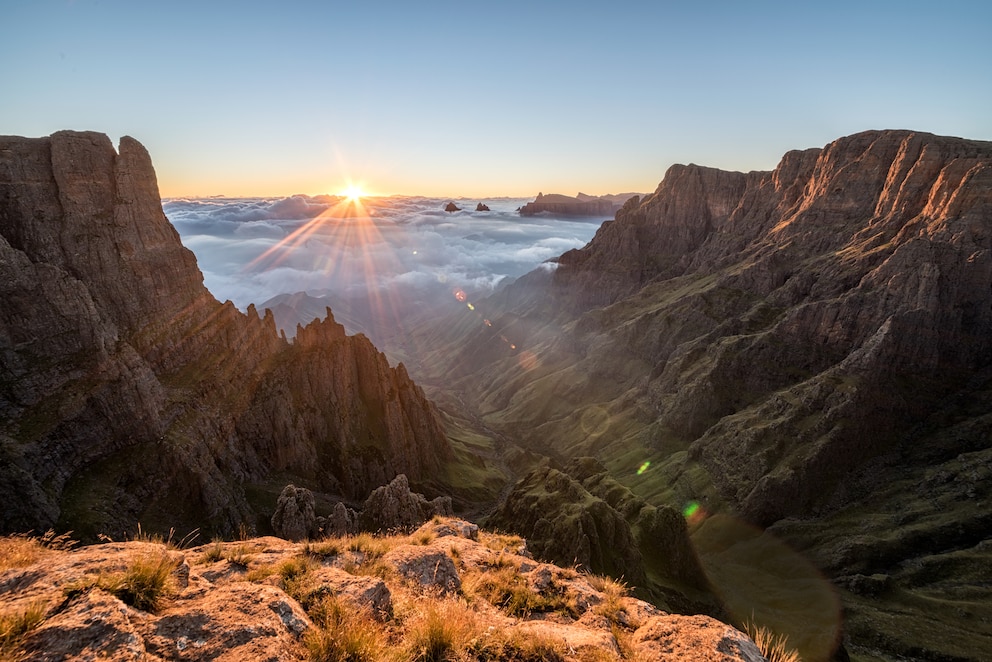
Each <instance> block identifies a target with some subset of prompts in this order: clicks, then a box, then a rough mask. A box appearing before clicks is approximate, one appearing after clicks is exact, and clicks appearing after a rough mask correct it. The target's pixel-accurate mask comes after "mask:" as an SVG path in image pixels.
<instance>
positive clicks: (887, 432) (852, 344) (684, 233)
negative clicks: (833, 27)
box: [553, 131, 992, 524]
mask: <svg viewBox="0 0 992 662" xmlns="http://www.w3.org/2000/svg"><path fill="white" fill-rule="evenodd" d="M990 191H992V144H989V143H979V142H974V141H966V140H959V139H953V138H939V137H936V136H931V135H926V134H915V133H910V132H897V131H890V132H867V133H863V134H858V135H855V136H851V137H849V138H844V139H841V140H838V141H836V142H835V143H832V144H830V145H828V146H827V147H826V148H824V149H823V150H807V151H805V152H791V153H789V154H787V155H786V156H785V157H784V158H783V160H782V162H781V164H780V165H779V167H778V168H777V169H776V170H775V171H773V172H770V173H749V174H747V175H743V174H739V173H723V172H719V171H715V170H709V169H704V168H698V167H693V166H689V167H674V168H672V169H671V170H670V171H669V173H668V175H666V178H665V180H664V181H663V182H662V184H661V185H660V186H659V188H658V190H657V191H656V192H655V194H654V195H652V196H649V197H648V198H647V199H645V200H644V201H641V202H639V203H638V202H634V201H632V202H631V203H628V205H626V206H625V208H624V209H623V210H621V212H619V213H618V214H617V219H616V221H614V222H612V223H609V224H605V225H604V227H603V228H602V229H601V230H600V232H599V233H598V234H597V236H596V237H595V238H594V240H593V241H592V242H590V244H589V245H588V246H587V247H586V248H584V249H582V250H580V251H572V252H570V253H568V254H566V255H564V256H562V258H561V261H560V266H559V269H558V270H557V272H556V273H555V276H554V286H553V289H554V292H555V295H556V296H557V298H558V300H559V301H560V302H561V303H562V305H564V306H565V307H567V308H569V309H571V310H572V311H585V310H589V309H590V308H593V307H595V306H602V305H608V304H611V303H614V302H619V301H621V300H623V299H624V298H625V297H626V298H627V301H628V302H629V301H631V300H636V301H638V302H639V303H647V301H648V299H649V298H650V296H649V293H652V294H659V293H661V292H662V291H664V292H666V293H670V296H671V298H670V299H669V300H668V301H667V302H666V304H665V305H662V306H659V307H657V308H656V310H654V311H651V312H648V313H646V314H638V315H637V323H636V324H630V325H628V326H627V328H625V329H624V328H617V329H616V332H618V333H619V334H620V335H621V336H622V338H623V342H624V343H625V344H626V345H627V346H629V347H630V348H631V350H632V352H633V353H635V354H636V355H637V356H638V357H639V358H641V359H643V360H644V361H647V362H650V363H652V364H653V366H654V367H653V372H654V375H655V377H654V379H653V380H652V384H651V387H650V389H649V392H650V394H651V398H652V400H653V401H654V403H655V409H656V412H657V414H658V415H659V416H660V417H661V419H662V421H663V422H664V424H665V425H666V427H668V428H669V429H670V430H671V431H673V432H674V433H675V434H676V435H678V436H679V437H681V438H683V439H685V440H693V439H695V440H696V441H695V442H694V443H693V445H692V447H691V449H690V456H691V457H693V458H695V459H698V460H699V461H700V462H701V463H702V464H703V465H704V466H706V467H707V469H708V471H709V472H710V474H711V475H712V476H713V478H714V480H715V481H716V482H717V484H719V485H720V486H721V488H722V492H723V494H724V496H725V497H727V498H729V499H730V500H731V501H732V502H734V503H736V504H738V505H739V507H740V508H741V509H742V510H743V511H744V512H745V513H747V514H748V515H749V517H751V518H753V519H755V520H756V521H758V522H763V523H766V524H767V523H770V522H772V521H775V520H776V519H779V518H780V517H782V516H785V515H792V514H801V513H804V512H808V511H809V509H810V508H811V507H813V504H814V503H815V502H816V501H817V500H818V499H819V498H820V497H821V496H822V493H823V490H824V488H825V487H826V486H828V485H833V484H835V483H836V481H837V480H838V479H840V478H841V477H842V476H843V473H844V472H845V471H846V470H849V469H850V468H852V467H854V466H857V465H858V463H860V462H861V461H863V460H865V459H866V458H868V457H871V456H873V455H875V454H877V453H879V452H883V451H884V450H885V449H886V448H889V447H890V446H891V443H892V442H893V441H894V434H898V433H897V432H896V431H897V430H900V429H905V423H906V422H907V421H911V420H917V421H918V420H920V413H921V412H924V411H927V410H929V409H930V408H931V407H932V406H933V405H934V402H935V399H936V398H939V397H940V396H941V395H942V394H944V395H946V394H947V393H950V392H952V391H954V390H955V389H957V388H960V387H962V386H965V385H966V384H967V382H968V380H969V379H971V378H972V377H973V376H974V375H975V374H976V373H977V372H978V371H980V370H982V369H984V368H985V367H986V366H988V365H989V363H990V359H992V335H990V333H989V332H990V331H992V305H990V303H992V296H990V293H992V251H990V231H992V225H990V219H992V195H990ZM679 288H681V289H679ZM606 310H607V311H609V310H611V309H609V308H607V309H606ZM608 315H609V313H607V314H606V315H605V316H603V318H602V322H603V323H604V324H608V323H609V322H608V321H607V317H608ZM769 420H774V421H777V423H775V424H774V425H769V424H768V421H769ZM797 448H803V451H802V453H801V455H802V456H801V457H796V456H795V451H793V450H792V449H797ZM772 449H774V450H772Z"/></svg>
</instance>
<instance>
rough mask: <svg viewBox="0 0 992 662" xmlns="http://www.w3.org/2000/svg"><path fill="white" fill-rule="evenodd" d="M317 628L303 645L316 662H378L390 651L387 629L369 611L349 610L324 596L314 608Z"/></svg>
mask: <svg viewBox="0 0 992 662" xmlns="http://www.w3.org/2000/svg"><path fill="white" fill-rule="evenodd" d="M308 613H309V615H310V618H311V620H312V621H313V622H314V626H315V627H312V628H310V629H309V630H307V632H306V634H304V637H303V644H304V646H305V648H306V651H307V658H308V659H309V660H313V661H314V662H378V661H379V660H382V659H383V658H384V655H385V652H386V644H387V640H386V632H385V630H384V629H383V626H382V625H380V624H379V623H378V622H376V620H375V619H374V618H373V617H372V616H371V615H370V614H369V613H368V612H367V611H365V610H355V609H348V608H347V607H346V606H345V605H343V604H342V603H341V602H340V601H338V600H337V599H336V598H334V597H332V596H329V595H324V596H321V598H320V599H319V600H318V601H316V602H315V603H314V604H313V605H311V607H310V609H309V612H308Z"/></svg>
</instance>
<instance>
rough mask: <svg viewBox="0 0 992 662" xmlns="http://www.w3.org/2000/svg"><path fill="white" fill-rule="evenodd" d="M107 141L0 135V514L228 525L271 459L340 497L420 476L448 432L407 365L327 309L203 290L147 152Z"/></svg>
mask: <svg viewBox="0 0 992 662" xmlns="http://www.w3.org/2000/svg"><path fill="white" fill-rule="evenodd" d="M119 149H120V152H119V153H117V152H115V151H114V148H113V146H112V145H111V143H110V140H109V139H108V138H107V137H106V136H104V135H101V134H96V133H77V132H70V131H65V132H59V133H56V134H54V135H53V136H51V137H50V138H39V139H29V138H19V137H10V136H7V137H0V301H3V305H2V306H0V383H2V384H3V385H4V386H3V388H2V389H0V501H2V502H3V503H4V508H3V510H2V512H0V531H26V530H31V529H34V530H39V531H44V530H46V529H48V528H50V527H56V528H59V529H60V530H67V529H72V530H74V531H76V533H77V535H83V536H89V537H91V538H92V537H94V536H95V535H96V534H97V533H100V532H104V533H110V534H111V535H114V536H117V537H120V535H121V534H122V533H123V532H125V531H129V530H133V528H134V526H135V524H136V522H138V521H141V522H142V523H143V524H144V525H145V527H146V529H148V528H156V527H157V528H159V529H161V530H163V531H167V530H168V529H169V528H170V527H176V528H177V529H180V530H192V529H194V528H201V529H202V530H204V532H208V531H215V532H219V533H226V534H231V533H233V532H234V531H237V530H238V528H239V527H241V526H245V527H247V528H248V529H252V528H254V527H255V526H256V523H257V518H258V517H259V516H262V515H263V514H264V516H265V517H268V515H269V514H270V513H271V510H270V511H269V512H266V513H262V512H259V511H260V510H263V509H264V508H265V506H263V508H259V507H258V506H257V505H252V503H251V502H250V500H249V499H248V497H247V495H246V490H252V489H256V490H257V489H263V486H264V485H265V484H266V479H267V477H268V476H270V475H272V474H273V473H274V472H280V473H281V474H288V475H291V476H296V477H299V478H300V479H301V481H302V480H306V481H309V482H311V483H313V484H315V485H317V486H319V487H320V488H321V489H322V490H324V491H327V492H333V493H337V494H341V495H344V496H346V497H348V498H365V496H366V495H368V493H369V491H371V490H372V489H373V488H375V487H377V486H380V485H383V484H385V483H386V482H388V481H389V480H391V479H392V478H393V477H395V476H396V475H397V474H399V473H404V474H406V475H407V476H409V477H410V479H411V480H414V481H417V480H423V479H425V478H427V477H428V476H432V475H434V474H435V473H436V470H437V469H438V467H439V466H440V464H441V463H442V462H444V461H445V458H447V457H448V456H449V453H450V449H449V447H448V444H447V441H446V440H445V438H444V433H443V430H442V429H441V425H440V422H439V418H438V414H437V411H436V409H435V408H434V406H433V405H432V404H431V403H430V402H428V401H427V399H426V398H425V397H424V394H423V391H422V390H421V389H420V388H419V387H417V386H416V385H415V384H414V383H413V382H412V381H411V380H410V378H409V376H408V375H407V373H406V370H405V368H404V367H403V366H402V365H400V366H397V367H395V368H393V367H390V366H389V364H388V362H387V361H386V358H385V356H384V355H382V354H381V353H380V352H378V351H377V350H376V349H375V347H373V346H372V345H371V343H370V342H369V341H368V340H367V339H366V338H364V337H363V336H346V334H345V331H344V328H343V327H342V326H341V325H339V324H337V323H336V322H335V321H334V318H333V316H331V315H330V312H329V311H328V315H327V319H326V320H325V321H323V322H314V323H313V324H310V325H308V326H306V327H301V328H299V329H298V330H297V333H296V338H295V342H293V343H288V342H287V341H286V340H285V338H281V337H280V336H279V335H278V334H277V332H276V328H275V322H274V319H273V317H272V315H271V314H270V313H266V314H265V315H264V316H260V315H259V314H258V312H257V311H256V310H255V309H254V308H253V307H249V310H248V312H247V314H244V313H242V312H240V311H239V310H237V309H236V308H235V307H234V305H233V304H231V303H230V302H227V303H224V304H221V303H219V302H217V301H216V300H215V299H214V298H213V297H212V296H211V295H210V293H209V292H208V291H207V290H206V288H205V287H204V286H203V276H202V274H201V273H200V271H199V270H198V269H197V266H196V261H195V259H194V257H193V254H192V253H191V252H190V251H188V250H187V249H186V248H184V247H183V245H182V243H181V242H180V241H179V235H178V234H177V233H176V231H175V229H174V228H173V227H172V226H171V225H170V224H169V222H168V220H167V219H166V217H165V215H164V214H163V212H162V205H161V200H160V199H159V195H158V186H157V182H156V178H155V172H154V170H153V168H152V164H151V159H150V158H149V156H148V153H147V152H146V151H145V149H144V148H143V147H142V146H141V145H140V144H139V143H138V142H137V141H135V140H133V139H131V138H128V137H125V138H122V139H121V142H120V148H119ZM275 497H276V495H271V496H270V497H269V498H270V499H271V506H272V507H274V506H275ZM256 503H257V500H256Z"/></svg>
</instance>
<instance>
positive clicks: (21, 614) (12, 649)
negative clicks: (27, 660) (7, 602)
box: [0, 602, 47, 660]
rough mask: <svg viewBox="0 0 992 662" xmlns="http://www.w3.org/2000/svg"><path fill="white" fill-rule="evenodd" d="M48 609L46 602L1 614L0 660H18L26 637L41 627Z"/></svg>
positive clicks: (34, 603) (35, 603)
mask: <svg viewBox="0 0 992 662" xmlns="http://www.w3.org/2000/svg"><path fill="white" fill-rule="evenodd" d="M46 610H47V607H46V605H45V603H44V602H33V603H31V604H30V605H28V606H27V607H25V608H24V609H19V610H7V611H4V612H2V613H0V659H4V660H18V659H22V657H21V656H20V655H19V653H18V649H19V648H20V647H21V641H22V640H23V639H24V635H26V634H27V633H28V632H30V631H31V630H33V629H34V628H36V627H38V626H39V625H41V623H42V621H44V620H45V612H46Z"/></svg>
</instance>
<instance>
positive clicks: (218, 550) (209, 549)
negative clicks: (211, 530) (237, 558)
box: [200, 538, 224, 563]
mask: <svg viewBox="0 0 992 662" xmlns="http://www.w3.org/2000/svg"><path fill="white" fill-rule="evenodd" d="M223 558H224V543H223V542H221V541H220V540H218V539H216V538H215V539H214V540H212V541H211V542H210V544H209V545H207V546H206V547H204V548H203V556H201V557H200V563H216V562H217V561H220V560H221V559H223Z"/></svg>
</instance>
